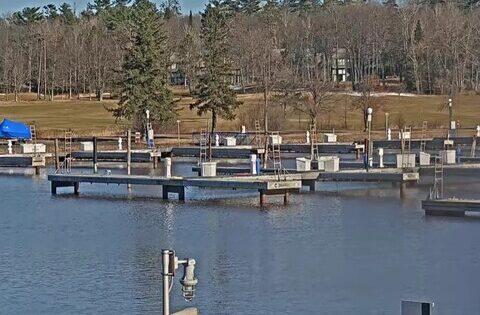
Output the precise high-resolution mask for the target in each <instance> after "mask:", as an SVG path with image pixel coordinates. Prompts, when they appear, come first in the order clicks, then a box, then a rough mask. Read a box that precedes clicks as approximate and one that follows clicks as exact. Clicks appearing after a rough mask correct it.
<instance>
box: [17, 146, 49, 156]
mask: <svg viewBox="0 0 480 315" xmlns="http://www.w3.org/2000/svg"><path fill="white" fill-rule="evenodd" d="M20 146H21V147H22V153H23V154H31V153H45V152H47V147H46V146H45V145H44V144H43V143H37V144H33V143H22V144H21V145H20Z"/></svg>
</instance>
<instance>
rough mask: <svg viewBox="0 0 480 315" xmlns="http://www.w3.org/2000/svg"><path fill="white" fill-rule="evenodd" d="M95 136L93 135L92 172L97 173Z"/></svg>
mask: <svg viewBox="0 0 480 315" xmlns="http://www.w3.org/2000/svg"><path fill="white" fill-rule="evenodd" d="M97 154H98V152H97V137H93V173H94V174H97V173H98V165H97V162H98V159H97Z"/></svg>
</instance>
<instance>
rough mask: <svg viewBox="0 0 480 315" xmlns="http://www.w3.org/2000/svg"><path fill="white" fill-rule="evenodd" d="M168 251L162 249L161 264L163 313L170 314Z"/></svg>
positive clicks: (164, 314)
mask: <svg viewBox="0 0 480 315" xmlns="http://www.w3.org/2000/svg"><path fill="white" fill-rule="evenodd" d="M169 264H170V251H169V250H168V249H164V250H162V266H163V273H162V277H163V315H170V280H169V277H170V276H169Z"/></svg>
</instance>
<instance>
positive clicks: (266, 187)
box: [48, 174, 302, 204]
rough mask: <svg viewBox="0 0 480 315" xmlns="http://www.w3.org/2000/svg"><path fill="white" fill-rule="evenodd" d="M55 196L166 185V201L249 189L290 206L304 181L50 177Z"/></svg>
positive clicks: (263, 198)
mask: <svg viewBox="0 0 480 315" xmlns="http://www.w3.org/2000/svg"><path fill="white" fill-rule="evenodd" d="M48 180H49V181H50V182H51V188H52V194H56V193H57V188H60V187H73V189H74V192H75V194H78V193H79V189H80V183H97V184H118V185H122V184H123V185H151V186H162V191H163V199H168V194H169V193H175V194H178V199H179V200H185V188H186V187H204V188H222V189H248V190H258V192H259V193H260V204H264V203H265V202H266V196H267V195H284V202H285V203H288V198H289V194H290V193H292V192H298V191H299V190H300V188H301V185H302V182H301V177H300V176H295V175H288V176H284V177H283V176H282V177H278V176H238V177H203V178H199V177H171V178H167V177H151V176H138V175H96V174H91V175H90V174H89V175H83V174H82V175H74V174H55V175H49V176H48Z"/></svg>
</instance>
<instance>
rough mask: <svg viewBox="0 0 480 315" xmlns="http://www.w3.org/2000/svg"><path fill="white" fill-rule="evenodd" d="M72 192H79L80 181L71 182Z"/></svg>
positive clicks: (76, 193)
mask: <svg viewBox="0 0 480 315" xmlns="http://www.w3.org/2000/svg"><path fill="white" fill-rule="evenodd" d="M73 193H74V194H75V195H78V194H80V183H79V182H75V183H73Z"/></svg>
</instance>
